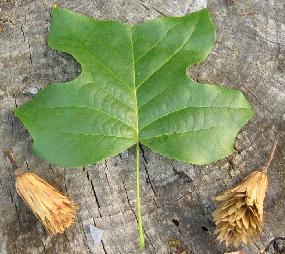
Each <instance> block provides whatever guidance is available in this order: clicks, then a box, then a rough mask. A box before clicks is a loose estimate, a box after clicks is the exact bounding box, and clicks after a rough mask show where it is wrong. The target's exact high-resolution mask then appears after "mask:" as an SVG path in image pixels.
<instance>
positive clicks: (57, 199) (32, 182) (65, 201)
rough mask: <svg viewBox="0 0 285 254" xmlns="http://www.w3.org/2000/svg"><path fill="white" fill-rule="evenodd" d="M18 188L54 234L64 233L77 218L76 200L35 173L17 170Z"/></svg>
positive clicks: (27, 202) (34, 211) (19, 192)
mask: <svg viewBox="0 0 285 254" xmlns="http://www.w3.org/2000/svg"><path fill="white" fill-rule="evenodd" d="M15 175H16V190H17V192H18V194H19V195H20V196H21V197H22V198H23V200H24V201H25V202H26V204H27V205H28V206H29V207H30V209H31V210H32V211H33V213H34V214H35V215H37V217H38V218H39V220H40V221H41V223H42V224H43V225H44V226H45V228H46V229H47V230H48V231H49V232H50V233H52V234H56V233H62V232H63V231H64V230H65V229H66V228H68V227H69V226H70V225H71V224H72V223H73V222H74V219H75V215H76V210H77V207H76V205H75V204H74V202H73V201H72V200H71V199H70V198H68V197H67V196H65V195H63V194H62V193H60V192H58V191H57V190H56V189H55V188H54V187H52V186H51V185H49V184H48V183H47V182H46V181H44V180H43V179H42V178H40V177H39V176H37V175H35V174H33V173H23V172H20V171H16V173H15Z"/></svg>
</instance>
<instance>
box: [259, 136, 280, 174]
mask: <svg viewBox="0 0 285 254" xmlns="http://www.w3.org/2000/svg"><path fill="white" fill-rule="evenodd" d="M276 146H277V141H275V142H274V144H273V146H272V148H271V151H270V154H269V156H268V159H267V161H266V162H265V164H264V165H263V166H262V167H261V170H262V171H263V172H265V173H266V172H267V169H268V168H269V166H270V164H271V162H272V159H273V156H274V153H275V150H276Z"/></svg>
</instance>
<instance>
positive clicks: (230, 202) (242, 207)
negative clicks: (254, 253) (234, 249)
mask: <svg viewBox="0 0 285 254" xmlns="http://www.w3.org/2000/svg"><path fill="white" fill-rule="evenodd" d="M267 187H268V179H267V174H266V172H265V171H254V172H252V173H251V174H250V175H249V176H248V177H247V178H246V179H245V180H244V181H243V182H242V183H240V184H239V185H237V186H236V187H235V188H233V189H231V190H229V191H226V192H225V193H224V194H222V195H220V196H217V197H216V200H217V201H222V202H223V203H222V204H221V205H220V206H219V207H218V208H217V209H216V210H215V211H214V213H213V217H214V221H215V224H216V226H217V230H216V233H217V235H218V236H217V239H218V240H220V241H221V242H222V241H225V242H226V245H230V244H233V245H235V246H238V245H239V244H240V243H241V242H244V243H245V244H247V243H249V242H251V241H252V240H253V239H254V238H256V237H258V235H259V233H260V232H261V230H262V226H263V201H264V198H265V193H266V191H267Z"/></svg>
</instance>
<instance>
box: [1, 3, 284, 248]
mask: <svg viewBox="0 0 285 254" xmlns="http://www.w3.org/2000/svg"><path fill="white" fill-rule="evenodd" d="M56 4H57V5H58V6H60V7H63V8H67V9H70V10H73V11H76V12H79V13H81V14H85V15H89V16H92V17H96V18H100V19H116V20H120V21H123V22H129V23H138V22H142V21H144V20H147V19H152V18H155V17H158V16H169V15H171V16H179V15H184V14H186V13H189V12H191V11H195V10H198V9H201V8H203V7H206V6H207V7H208V8H209V11H210V13H211V16H212V18H213V21H214V23H215V25H216V27H217V41H216V45H215V48H214V49H213V51H212V53H211V54H210V56H209V57H208V59H207V60H206V61H205V62H204V63H203V64H199V65H196V66H195V67H193V68H191V70H190V75H191V76H192V77H194V78H195V79H196V80H197V81H199V82H203V83H209V84H221V85H225V86H228V87H232V88H237V89H240V90H241V91H242V92H243V93H244V94H245V96H246V97H247V98H248V100H249V101H250V102H251V104H252V106H253V109H254V112H255V116H254V117H253V118H252V119H251V120H250V122H249V123H248V124H247V125H246V126H245V128H244V129H243V130H242V131H241V132H240V133H239V135H238V136H237V138H236V145H235V152H234V154H233V155H232V156H229V157H228V158H226V159H223V160H220V161H218V162H216V163H213V164H210V165H207V166H193V165H190V164H186V163H182V162H177V161H173V160H170V159H167V158H165V157H163V156H160V155H158V154H155V153H153V152H152V151H150V150H148V149H147V148H145V147H141V152H142V153H141V157H142V159H141V161H142V165H141V187H142V193H141V198H142V200H141V201H142V211H143V225H144V233H145V238H146V249H145V250H144V251H140V250H139V249H138V248H137V227H136V213H135V153H134V149H129V150H128V151H126V152H123V153H122V154H120V155H118V156H116V157H114V158H112V159H109V160H106V161H105V162H102V163H99V164H96V165H91V166H88V167H84V168H76V169H64V168H62V167H57V166H54V165H50V164H48V163H47V162H45V161H42V160H40V159H39V158H37V157H36V156H35V155H34V154H33V153H32V151H31V146H32V139H31V137H30V135H29V134H28V132H27V131H26V129H25V128H24V127H23V125H22V124H21V123H20V122H19V121H18V120H17V119H16V118H15V117H14V115H13V110H14V109H15V108H16V107H17V106H18V105H22V104H23V103H24V102H25V101H27V100H29V99H30V98H31V96H32V95H34V94H36V93H37V92H38V91H39V90H40V89H42V88H43V87H44V86H46V85H48V84H49V83H52V82H64V81H67V80H72V79H74V78H75V77H76V76H78V74H79V73H80V66H79V64H78V63H77V62H76V61H75V60H74V59H73V58H72V57H71V56H70V55H67V54H64V53H60V52H57V51H54V50H52V49H50V48H48V46H47V34H48V29H49V20H50V8H51V6H52V1H48V0H37V1H36V0H30V1H25V0H6V1H5V0H4V1H1V2H0V8H1V12H0V67H1V72H0V147H1V150H2V151H3V150H5V149H8V148H12V149H13V152H14V155H15V156H16V158H17V161H18V162H19V164H21V166H22V167H23V168H24V169H26V170H30V171H33V172H35V173H37V174H38V175H40V176H42V177H43V178H44V179H46V180H47V181H48V182H49V183H51V184H52V185H54V186H55V187H57V188H58V189H59V190H61V191H62V192H64V193H67V194H68V195H69V196H70V197H72V198H73V199H74V200H75V201H76V203H77V204H78V205H79V207H80V210H79V213H78V217H77V220H76V223H75V224H74V225H73V226H72V227H71V228H70V229H68V230H67V231H66V232H65V233H64V234H60V235H56V236H51V235H49V234H48V233H47V232H46V231H45V230H44V229H43V227H42V226H41V224H40V222H39V221H38V220H37V218H36V217H35V216H34V215H33V214H32V212H31V211H30V210H29V209H28V208H27V206H26V205H25V204H24V202H23V201H22V200H21V198H20V197H19V196H18V195H17V193H16V191H15V186H14V176H13V170H12V168H11V166H10V165H9V163H8V162H7V159H6V158H5V157H4V154H3V153H1V155H0V215H1V217H0V253H22V254H24V253H96V254H101V253H104V254H111V253H114V254H120V253H121V254H127V253H134V254H137V253H145V254H148V253H159V254H164V253H165V254H166V253H177V254H182V253H183V254H185V253H194V254H205V253H215V254H217V253H224V252H230V251H233V250H235V248H226V247H225V246H224V245H223V244H220V243H218V241H217V240H216V239H215V234H214V230H215V226H214V224H213V222H212V217H211V213H212V212H213V210H214V209H215V207H216V206H217V203H215V202H214V201H213V200H212V197H214V196H215V195H217V194H219V193H221V192H223V191H224V190H226V189H228V188H230V187H232V186H234V185H235V184H236V183H238V182H240V181H241V180H242V179H243V178H244V177H245V176H246V175H247V174H249V173H250V172H251V171H253V170H255V169H258V168H259V167H260V166H261V165H262V164H263V162H264V161H265V160H266V157H267V155H268V153H269V151H270V147H271V145H272V143H273V141H274V140H275V139H276V138H277V137H278V140H279V143H278V147H277V151H276V154H275V158H274V160H273V163H272V165H271V167H270V169H269V191H268V193H267V197H266V200H265V207H264V210H265V220H264V230H263V232H262V234H261V238H260V240H259V241H257V243H256V245H257V246H258V247H259V248H266V246H267V245H268V244H269V242H270V240H272V238H275V237H279V238H276V239H275V240H276V242H277V241H278V244H279V245H280V246H281V245H282V244H283V247H284V245H285V244H284V239H283V238H284V233H285V217H284V213H285V192H284V186H285V75H284V74H285V15H284V10H285V3H284V0H271V1H268V0H252V1H248V0H227V1H226V0H225V1H216V0H208V1H207V0H179V1H177V0H156V1H151V0H133V1H128V0H109V1H104V0H96V1H92V0H85V1H74V0H71V1H63V0H59V1H56ZM94 225H95V226H96V227H97V228H99V229H101V230H103V238H102V241H101V242H99V243H97V244H96V243H94V241H93V240H92V234H91V233H90V226H94ZM282 237H283V238H282ZM282 239H283V242H282ZM273 241H274V239H273ZM278 244H275V245H272V242H271V245H270V244H269V246H268V248H267V252H266V253H278V252H277V249H276V248H277V247H276V246H277V245H278ZM257 246H255V245H250V246H242V249H243V250H244V251H245V253H247V254H252V253H258V252H259V250H258V247H257ZM280 246H279V247H280ZM279 247H278V248H279ZM283 247H282V246H281V247H280V248H283Z"/></svg>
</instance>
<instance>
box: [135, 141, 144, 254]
mask: <svg viewBox="0 0 285 254" xmlns="http://www.w3.org/2000/svg"><path fill="white" fill-rule="evenodd" d="M136 195H137V196H136V205H137V223H138V231H139V247H140V249H144V247H145V242H144V234H143V226H142V215H141V199H140V146H139V142H137V144H136Z"/></svg>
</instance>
